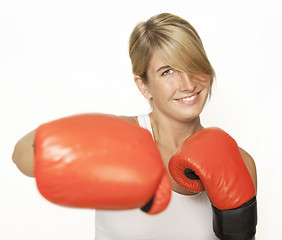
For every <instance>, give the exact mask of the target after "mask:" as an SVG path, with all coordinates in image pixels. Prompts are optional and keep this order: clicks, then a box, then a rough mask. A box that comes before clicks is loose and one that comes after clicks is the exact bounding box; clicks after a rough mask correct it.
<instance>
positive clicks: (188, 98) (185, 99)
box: [182, 94, 197, 101]
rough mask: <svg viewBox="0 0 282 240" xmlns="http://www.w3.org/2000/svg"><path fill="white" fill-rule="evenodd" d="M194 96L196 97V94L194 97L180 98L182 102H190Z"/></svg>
mask: <svg viewBox="0 0 282 240" xmlns="http://www.w3.org/2000/svg"><path fill="white" fill-rule="evenodd" d="M196 96H197V94H195V95H194V96H191V97H186V98H182V100H184V101H192V100H193V99H194V98H195V97H196Z"/></svg>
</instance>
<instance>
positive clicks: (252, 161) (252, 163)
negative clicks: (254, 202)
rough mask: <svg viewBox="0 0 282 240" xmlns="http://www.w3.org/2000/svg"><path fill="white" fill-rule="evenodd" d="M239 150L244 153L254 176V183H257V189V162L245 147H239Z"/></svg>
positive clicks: (244, 157) (246, 162)
mask: <svg viewBox="0 0 282 240" xmlns="http://www.w3.org/2000/svg"><path fill="white" fill-rule="evenodd" d="M239 151H240V153H241V155H242V158H243V160H244V162H245V164H246V166H247V168H248V170H249V173H250V175H251V177H252V180H253V183H254V185H255V189H256V191H257V170H256V164H255V161H254V159H253V158H252V156H251V155H250V154H248V153H247V152H246V151H245V150H244V149H242V148H239Z"/></svg>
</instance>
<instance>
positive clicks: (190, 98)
mask: <svg viewBox="0 0 282 240" xmlns="http://www.w3.org/2000/svg"><path fill="white" fill-rule="evenodd" d="M200 93H201V91H200V92H198V93H196V94H194V95H192V96H188V97H184V98H178V99H175V100H176V101H184V102H192V101H193V100H194V99H195V98H196V97H197V96H198V95H199V94H200Z"/></svg>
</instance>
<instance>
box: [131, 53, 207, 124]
mask: <svg viewBox="0 0 282 240" xmlns="http://www.w3.org/2000/svg"><path fill="white" fill-rule="evenodd" d="M147 77H148V83H147V84H144V83H143V82H142V83H141V82H139V84H143V85H142V86H138V87H139V89H140V91H141V92H142V94H143V95H144V96H145V97H146V98H147V99H149V100H150V101H151V105H152V108H153V111H155V112H158V113H160V114H165V115H166V116H170V117H173V118H175V119H178V120H182V121H187V120H191V119H194V118H196V117H198V116H199V114H200V113H201V111H202V110H203V107H204V105H205V103H206V100H207V97H208V94H209V90H210V81H209V77H208V76H207V75H204V74H197V75H195V74H194V75H190V74H187V73H185V72H181V71H178V70H176V69H174V68H172V67H170V66H169V65H168V64H166V63H165V62H164V61H163V60H162V59H161V58H160V57H159V56H158V55H157V54H156V53H154V54H153V55H152V58H151V60H150V63H149V66H148V70H147ZM135 80H136V79H135ZM140 81H142V80H140ZM137 85H138V84H137Z"/></svg>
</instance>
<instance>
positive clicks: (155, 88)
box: [12, 53, 257, 195]
mask: <svg viewBox="0 0 282 240" xmlns="http://www.w3.org/2000/svg"><path fill="white" fill-rule="evenodd" d="M147 77H148V81H147V83H144V81H143V79H142V78H141V77H140V76H137V75H136V76H134V80H135V83H136V85H137V87H138V89H139V90H140V92H141V93H142V94H143V96H144V97H145V98H146V99H148V100H149V101H150V103H151V106H152V112H151V113H150V114H149V116H150V121H151V125H152V129H153V134H154V139H155V142H156V144H157V146H158V149H159V151H160V153H161V156H162V158H163V161H164V164H165V166H166V167H167V168H168V162H169V159H170V157H171V155H172V154H173V153H174V152H175V151H176V149H177V148H178V147H179V145H180V144H181V143H182V142H183V141H184V140H185V139H186V138H188V137H189V136H190V135H192V134H193V133H195V132H197V131H199V130H200V129H202V128H203V126H202V125H201V121H200V113H201V112H202V110H203V108H204V106H205V103H206V100H207V97H208V94H209V91H210V81H209V78H208V76H206V75H189V74H187V73H184V72H181V71H178V70H176V69H174V68H172V67H170V66H168V65H167V64H166V63H165V62H164V61H163V60H162V59H161V58H160V57H159V56H158V55H157V54H156V53H154V54H153V55H152V57H151V60H150V62H149V65H148V70H147ZM194 95H196V101H195V102H193V101H190V102H189V101H185V100H183V98H185V97H191V96H194ZM121 117H122V118H125V119H127V120H129V121H132V122H134V123H136V124H138V120H137V117H136V116H133V117H125V116H121ZM34 135H35V131H31V132H30V133H28V134H27V135H25V136H24V137H23V138H22V139H20V140H19V141H18V142H17V144H16V145H15V149H14V152H13V156H12V159H13V161H14V163H15V164H16V165H17V167H18V168H19V170H20V171H21V172H22V173H23V174H25V175H27V176H29V177H33V176H34V175H33V166H34V159H33V146H32V145H33V141H34ZM239 150H240V153H241V155H242V157H243V159H244V162H245V164H246V166H247V168H248V170H249V172H250V175H251V177H252V180H253V182H254V185H255V188H256V189H257V175H256V166H255V162H254V160H253V158H252V157H251V156H250V155H249V154H248V153H247V152H246V151H245V150H243V149H242V148H239ZM171 182H172V187H173V191H175V192H178V193H180V194H184V195H193V194H195V193H193V192H190V191H188V190H186V189H184V188H182V187H181V186H180V185H178V184H177V183H176V182H175V181H174V180H173V179H172V178H171Z"/></svg>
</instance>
